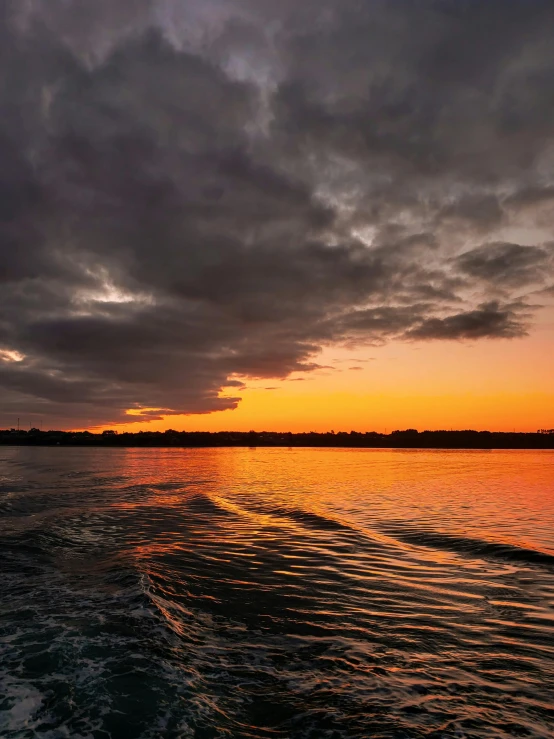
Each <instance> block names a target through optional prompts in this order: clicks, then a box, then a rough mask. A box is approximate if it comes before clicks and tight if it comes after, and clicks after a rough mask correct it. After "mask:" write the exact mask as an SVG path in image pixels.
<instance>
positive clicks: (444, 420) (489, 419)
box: [101, 311, 554, 432]
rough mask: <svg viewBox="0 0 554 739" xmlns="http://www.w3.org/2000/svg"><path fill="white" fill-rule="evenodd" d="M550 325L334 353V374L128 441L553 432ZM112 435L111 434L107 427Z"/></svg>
mask: <svg viewBox="0 0 554 739" xmlns="http://www.w3.org/2000/svg"><path fill="white" fill-rule="evenodd" d="M553 349H554V320H553V316H552V314H551V313H550V311H549V312H548V313H546V312H544V313H543V315H542V317H541V320H540V321H539V323H538V324H537V325H536V326H535V328H534V329H533V332H532V334H531V335H530V336H529V337H527V338H524V339H513V340H488V341H480V342H473V343H469V342H440V341H437V342H432V343H425V342H417V343H411V344H406V343H391V344H388V345H386V346H382V347H370V348H364V349H357V350H351V351H348V350H345V349H342V350H341V349H337V348H329V349H327V350H325V351H324V352H323V353H322V354H321V355H320V356H319V357H318V358H317V361H318V362H319V363H320V364H322V365H327V366H328V367H329V369H321V370H317V371H315V372H312V373H304V374H300V373H297V374H295V375H292V376H291V377H290V378H288V379H286V380H248V379H246V380H245V383H246V385H247V389H246V390H244V391H239V393H237V391H236V388H231V389H230V390H229V393H228V394H229V395H233V396H236V395H237V394H238V395H240V396H241V397H242V401H241V403H240V404H239V406H238V408H237V409H235V410H231V411H224V412H219V413H212V414H207V415H195V416H168V417H166V418H164V420H162V421H154V422H151V423H145V422H143V421H141V422H138V423H130V424H126V425H124V426H118V427H117V428H118V429H119V430H120V431H122V430H128V431H139V430H153V431H158V430H160V431H163V430H165V429H168V428H173V429H177V430H188V431H196V430H198V431H200V430H201V431H222V430H238V431H249V430H250V429H255V430H258V431H262V430H275V431H329V430H335V431H339V430H345V431H350V430H355V431H367V430H375V431H389V432H390V431H392V430H394V429H402V428H417V429H419V430H423V429H444V428H447V429H448V428H458V429H462V428H473V429H478V430H480V429H490V430H499V431H512V430H513V429H514V428H515V429H516V430H519V431H536V430H537V429H538V428H552V427H553V426H554V382H553V377H552V359H553V357H554V351H553ZM101 428H102V429H103V428H109V426H103V427H101Z"/></svg>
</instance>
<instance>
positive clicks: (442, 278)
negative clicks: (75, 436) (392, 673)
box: [0, 0, 554, 426]
mask: <svg viewBox="0 0 554 739" xmlns="http://www.w3.org/2000/svg"><path fill="white" fill-rule="evenodd" d="M0 8H1V10H2V15H1V19H0V55H1V57H2V59H1V62H2V63H1V65H0V69H1V72H0V106H1V110H2V117H1V119H0V161H1V162H2V167H1V168H0V407H1V408H2V410H3V415H5V416H6V418H8V417H11V415H14V416H15V415H22V416H23V415H25V414H27V413H35V414H41V415H43V416H45V417H47V418H49V419H51V423H50V425H58V426H59V425H66V426H67V425H69V426H71V425H75V426H78V425H83V424H92V423H97V422H98V423H101V422H102V423H103V422H111V421H114V422H115V421H118V420H122V419H123V418H124V414H125V410H126V409H134V410H135V411H141V410H142V412H143V413H144V415H145V416H146V417H150V416H154V415H159V413H160V412H162V411H163V412H164V413H205V412H211V411H215V410H221V409H225V408H232V407H234V406H235V405H236V404H237V403H238V402H239V397H238V396H239V395H240V387H241V383H242V381H243V379H244V378H247V377H258V378H260V377H267V378H270V377H285V376H287V375H288V374H290V373H291V372H294V371H299V370H305V371H309V370H311V369H313V368H315V367H316V366H317V353H318V351H319V350H320V349H321V348H322V347H323V346H326V345H331V344H346V345H352V344H377V343H382V342H384V341H390V340H399V341H414V340H426V341H429V340H464V339H469V340H487V339H495V338H514V337H518V336H522V335H524V334H525V332H526V331H527V330H528V327H529V326H530V325H531V323H532V320H533V307H532V306H533V305H534V304H535V303H536V300H534V297H531V296H536V294H538V293H539V291H540V295H541V296H542V297H546V298H548V295H549V294H552V283H553V281H554V250H553V247H552V244H551V242H550V239H551V233H550V230H551V223H552V211H553V208H554V181H553V177H552V174H551V173H552V171H553V169H552V164H553V163H554V84H553V83H554V55H553V54H552V50H551V30H550V29H551V28H552V24H553V23H554V7H553V5H552V3H551V2H549V1H548V2H547V1H545V2H541V1H540V0H535V1H534V2H532V3H529V2H523V0H521V2H519V1H516V0H514V2H506V1H505V0H489V2H487V3H482V2H478V1H477V0H461V1H460V0H422V2H412V1H411V0H410V1H409V2H408V0H398V2H394V3H391V2H388V1H387V2H385V1H384V0H383V1H381V0H375V1H374V2H371V3H360V2H354V0H317V2H316V1H315V0H307V1H306V2H303V3H298V2H294V3H293V2H292V1H290V0H282V2H280V3H274V2H271V3H270V2H269V1H268V0H255V1H254V0H225V2H223V0H210V1H209V2H208V1H207V0H187V1H186V2H183V0H179V1H178V0H119V1H118V2H117V3H114V2H112V0H109V1H108V0H94V2H93V0H81V2H77V0H73V1H72V2H66V1H65V0H64V1H63V2H62V0H33V2H31V0H29V2H27V3H22V2H15V1H14V2H7V0H0ZM222 388H226V392H225V393H224V394H223V395H222V394H221V390H222ZM233 390H234V391H235V392H233ZM235 396H237V397H235ZM0 424H1V422H0Z"/></svg>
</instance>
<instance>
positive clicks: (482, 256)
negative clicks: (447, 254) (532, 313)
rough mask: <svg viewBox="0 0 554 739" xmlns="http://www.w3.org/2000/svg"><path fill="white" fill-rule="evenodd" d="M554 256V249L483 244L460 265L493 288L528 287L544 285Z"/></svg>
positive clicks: (459, 262)
mask: <svg viewBox="0 0 554 739" xmlns="http://www.w3.org/2000/svg"><path fill="white" fill-rule="evenodd" d="M553 257H554V250H553V249H552V248H551V247H550V248H548V247H546V248H545V247H543V248H541V247H537V246H520V245H519V244H505V243H493V244H483V245H482V246H479V247H477V248H476V249H472V250H471V251H468V252H465V253H464V254H462V255H460V256H459V257H458V259H457V263H458V266H459V268H460V269H461V271H462V272H465V273H466V274H468V275H470V276H471V277H476V278H479V279H482V280H486V281H489V282H490V283H492V284H493V285H495V284H496V285H498V284H500V285H501V286H502V287H515V288H518V287H524V286H526V285H529V284H533V283H537V282H540V280H541V276H542V275H543V274H544V271H545V268H547V267H548V266H549V265H550V264H551V263H552V259H553Z"/></svg>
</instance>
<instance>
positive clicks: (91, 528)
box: [0, 447, 554, 739]
mask: <svg viewBox="0 0 554 739" xmlns="http://www.w3.org/2000/svg"><path fill="white" fill-rule="evenodd" d="M0 578H1V579H0V736H1V737H2V739H10V738H12V737H13V738H15V737H17V738H18V739H19V738H20V737H40V738H41V739H46V738H48V739H57V738H58V737H75V738H79V737H87V738H90V737H94V738H95V739H100V738H102V739H108V737H111V739H120V738H121V739H123V738H125V739H133V738H134V737H137V738H138V737H142V738H143V739H146V738H147V737H168V738H169V737H175V738H177V737H199V738H200V737H202V738H207V737H214V738H215V737H231V738H234V737H260V738H261V737H264V738H267V739H278V738H281V737H282V738H285V737H299V738H300V737H301V738H306V739H307V738H312V739H316V738H319V737H329V738H333V739H342V738H343V737H368V738H369V737H395V738H396V737H398V738H400V737H402V738H404V739H415V738H416V737H436V738H437V739H438V738H440V737H448V738H450V737H456V738H458V737H460V738H461V737H483V738H485V737H486V739H491V738H495V737H503V738H504V737H548V738H549V739H551V738H552V736H553V735H554V708H553V699H554V453H550V452H530V451H517V452H460V451H440V452H428V451H382V450H375V451H374V450H340V451H339V450H302V449H300V450H291V451H289V450H286V449H258V450H256V449H206V450H174V449H170V450H148V449H146V450H135V449H121V450H119V449H105V450H100V449H82V450H81V449H65V448H58V449H47V448H37V449H25V448H6V447H4V448H0Z"/></svg>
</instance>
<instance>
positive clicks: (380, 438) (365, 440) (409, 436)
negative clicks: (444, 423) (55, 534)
mask: <svg viewBox="0 0 554 739" xmlns="http://www.w3.org/2000/svg"><path fill="white" fill-rule="evenodd" d="M0 444H11V445H21V446H58V445H61V446H106V447H108V446H109V447H233V446H234V447H258V446H264V447H361V448H363V447H367V448H377V449H378V448H404V449H409V448H411V449H554V429H542V430H540V431H538V432H537V433H502V432H496V431H421V432H418V431H416V430H415V429H406V430H405V431H393V432H392V433H390V434H380V433H377V432H375V431H368V432H365V433H360V432H357V431H350V432H345V431H341V432H338V433H335V432H334V431H331V432H329V433H315V432H309V433H297V434H293V433H275V432H271V431H262V432H257V431H248V432H241V431H234V432H232V431H219V432H215V433H210V432H205V431H173V430H172V429H169V430H168V431H164V432H162V431H139V432H138V433H128V432H125V433H117V431H104V432H102V433H99V434H93V433H91V432H90V431H80V432H74V431H40V430H39V429H30V430H29V431H18V430H16V429H8V430H5V431H0Z"/></svg>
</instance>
